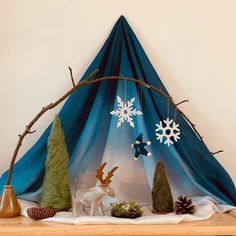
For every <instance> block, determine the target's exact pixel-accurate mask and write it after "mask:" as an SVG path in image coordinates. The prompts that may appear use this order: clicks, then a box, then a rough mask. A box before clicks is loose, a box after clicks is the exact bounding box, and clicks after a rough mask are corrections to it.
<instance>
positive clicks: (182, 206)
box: [175, 195, 195, 215]
mask: <svg viewBox="0 0 236 236" xmlns="http://www.w3.org/2000/svg"><path fill="white" fill-rule="evenodd" d="M194 211H195V206H194V205H192V199H188V198H187V196H185V197H183V196H182V195H180V196H179V197H178V200H177V201H176V202H175V213H176V214H178V215H179V214H193V213H194Z"/></svg>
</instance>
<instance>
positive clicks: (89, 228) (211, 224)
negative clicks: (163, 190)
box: [0, 213, 236, 236]
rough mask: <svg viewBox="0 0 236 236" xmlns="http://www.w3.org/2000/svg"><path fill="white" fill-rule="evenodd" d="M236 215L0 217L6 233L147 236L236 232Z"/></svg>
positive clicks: (1, 232) (23, 235)
mask: <svg viewBox="0 0 236 236" xmlns="http://www.w3.org/2000/svg"><path fill="white" fill-rule="evenodd" d="M235 217H236V215H234V213H232V214H215V215H214V216H213V217H212V218H211V219H209V220H205V221H197V222H196V221H195V222H182V223H179V224H175V225H170V224H169V225H68V224H58V223H48V222H40V221H33V220H31V219H29V218H25V217H16V218H9V219H3V218H2V219H1V218H0V235H1V236H2V235H4V236H32V235H40V236H49V235H50V236H51V235H55V236H72V235H80V236H85V235H86V236H91V235H103V236H108V235H111V236H117V235H122V236H129V235H130V236H131V235H132V236H136V235H139V236H146V235H150V236H151V235H182V236H183V235H236V218H235Z"/></svg>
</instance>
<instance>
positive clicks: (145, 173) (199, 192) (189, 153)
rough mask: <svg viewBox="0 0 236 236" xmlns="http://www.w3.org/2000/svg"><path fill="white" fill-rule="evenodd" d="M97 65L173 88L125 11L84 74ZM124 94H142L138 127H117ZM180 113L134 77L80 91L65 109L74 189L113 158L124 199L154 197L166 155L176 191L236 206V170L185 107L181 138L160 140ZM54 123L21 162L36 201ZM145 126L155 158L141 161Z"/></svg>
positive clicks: (24, 193)
mask: <svg viewBox="0 0 236 236" xmlns="http://www.w3.org/2000/svg"><path fill="white" fill-rule="evenodd" d="M97 68H98V69H99V73H98V75H96V77H95V78H99V77H102V76H111V75H116V76H124V77H131V78H135V79H139V80H141V81H145V82H146V83H148V84H150V85H152V86H155V87H157V88H162V91H163V92H164V93H166V94H168V92H167V90H166V89H165V87H164V85H163V83H162V82H161V80H160V78H159V76H158V75H157V73H156V71H155V70H154V68H153V66H152V65H151V63H150V61H149V59H148V58H147V55H146V54H145V52H144V50H143V49H142V46H141V45H140V43H139V41H138V39H137V38H136V36H135V34H134V32H133V31H132V29H131V28H130V26H129V24H128V23H127V21H126V20H125V18H124V17H123V16H121V17H120V18H119V20H118V21H117V23H116V24H115V26H114V28H113V30H112V32H111V34H110V35H109V37H108V39H107V40H106V42H105V44H104V45H103V47H102V48H101V50H100V51H99V53H98V55H97V56H96V57H95V59H94V60H93V62H92V63H91V65H90V66H89V67H88V69H87V71H86V72H85V74H84V76H83V77H82V79H81V80H83V79H84V78H85V77H86V76H88V75H89V74H90V73H91V72H93V71H94V70H95V69H97ZM95 78H93V79H95ZM117 96H119V97H120V98H121V99H122V100H123V101H124V102H127V101H129V100H130V99H131V98H135V102H134V108H136V109H137V110H139V111H141V112H142V113H143V115H139V116H138V115H137V116H134V120H133V121H134V126H135V127H134V128H133V127H131V126H130V125H129V124H128V123H126V122H125V123H124V124H122V125H121V126H120V127H119V128H117V117H115V116H112V115H111V114H110V112H111V111H112V110H115V109H116V108H117V105H118V104H117ZM168 107H169V109H168ZM174 113H175V109H174V108H173V107H172V106H171V105H170V104H168V103H167V100H166V99H165V98H164V97H163V96H161V95H159V94H157V93H155V92H154V91H152V90H150V89H148V88H146V87H142V86H141V85H139V84H135V83H133V82H125V81H114V80H109V81H103V82H100V83H96V84H93V85H88V86H84V87H81V88H79V89H78V90H76V91H75V92H74V93H73V94H72V95H71V96H70V97H69V98H68V99H67V101H66V103H65V104H64V106H63V107H62V109H61V111H60V113H59V117H60V119H61V124H62V128H63V130H64V132H65V138H66V144H67V146H68V152H69V155H70V165H69V174H70V178H71V186H72V189H73V188H74V190H76V189H77V188H80V187H81V188H82V187H92V186H94V185H95V184H96V177H95V170H96V168H97V167H98V166H99V165H100V164H101V163H102V162H104V161H107V162H108V169H109V167H113V166H115V165H118V166H119V169H118V171H117V172H116V173H115V175H114V177H113V182H112V184H113V186H114V189H116V192H117V198H119V199H122V200H135V201H138V202H142V203H147V204H150V202H151V188H152V177H153V173H154V169H155V165H156V163H157V161H159V160H162V161H163V162H164V164H165V167H166V170H167V174H168V178H169V181H170V185H171V189H172V193H173V195H174V197H177V196H178V195H179V194H186V195H188V196H205V195H208V196H211V197H212V198H214V199H215V200H216V201H217V202H218V203H224V204H230V205H236V189H235V186H234V184H233V182H232V180H231V178H230V176H229V175H228V173H227V172H226V171H225V170H224V168H223V167H222V166H221V165H220V164H219V163H218V161H217V160H216V159H215V158H214V156H213V155H212V154H211V153H210V152H209V150H207V148H206V147H205V146H204V145H203V144H202V143H201V141H200V139H199V138H198V136H197V135H196V134H195V133H194V131H193V130H192V128H191V126H190V125H189V124H188V122H187V121H186V120H185V119H184V118H183V117H182V116H181V114H178V113H177V115H176V123H178V124H179V127H180V130H181V134H180V140H178V142H175V143H174V144H173V145H170V147H168V146H167V145H165V144H163V143H160V142H159V141H158V140H156V135H155V129H156V123H159V122H160V121H162V120H165V119H166V118H168V117H169V118H170V119H173V118H174ZM50 128H51V126H49V127H48V128H47V129H46V130H45V132H44V133H43V134H42V136H41V137H40V138H39V140H38V141H37V142H36V143H35V144H34V145H33V147H32V148H30V149H29V151H28V152H27V153H26V154H25V155H24V156H23V157H22V158H21V159H20V160H19V161H18V162H17V163H16V164H15V168H14V172H13V178H12V185H13V188H14V191H15V193H16V194H17V196H18V197H19V198H22V199H27V200H31V201H38V200H39V198H40V193H41V186H42V182H43V176H44V169H45V159H46V156H47V139H48V136H49V132H50ZM139 133H143V137H144V139H145V140H150V141H151V142H152V145H151V146H149V147H147V149H148V151H150V152H151V153H152V157H151V158H150V157H145V156H142V157H140V159H139V160H137V161H135V160H134V159H133V157H134V150H133V149H132V148H131V144H132V143H134V140H135V138H136V137H137V135H138V134H139ZM145 140H144V141H145ZM7 175H8V172H6V173H4V174H3V175H2V177H1V179H0V190H2V188H3V186H4V184H5V183H6V179H7Z"/></svg>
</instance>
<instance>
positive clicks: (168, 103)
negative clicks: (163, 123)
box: [167, 99, 170, 117]
mask: <svg viewBox="0 0 236 236" xmlns="http://www.w3.org/2000/svg"><path fill="white" fill-rule="evenodd" d="M167 117H170V101H169V99H167Z"/></svg>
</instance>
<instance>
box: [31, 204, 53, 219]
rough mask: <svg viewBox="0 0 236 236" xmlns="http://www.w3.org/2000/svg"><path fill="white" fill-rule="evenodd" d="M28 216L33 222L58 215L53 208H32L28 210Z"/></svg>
mask: <svg viewBox="0 0 236 236" xmlns="http://www.w3.org/2000/svg"><path fill="white" fill-rule="evenodd" d="M27 214H28V216H29V217H30V218H31V219H33V220H42V219H46V218H49V217H53V216H55V215H56V211H55V210H53V209H51V208H39V207H31V208H29V209H27Z"/></svg>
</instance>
